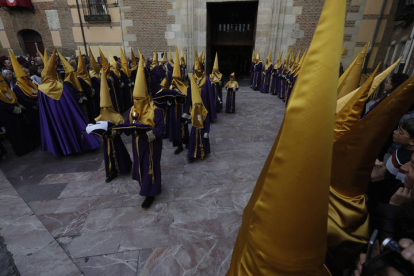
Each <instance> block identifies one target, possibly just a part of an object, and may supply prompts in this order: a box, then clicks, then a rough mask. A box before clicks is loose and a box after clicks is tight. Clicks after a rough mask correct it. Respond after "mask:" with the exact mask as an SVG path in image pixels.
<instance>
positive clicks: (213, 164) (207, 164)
mask: <svg viewBox="0 0 414 276" xmlns="http://www.w3.org/2000/svg"><path fill="white" fill-rule="evenodd" d="M201 161H203V162H201ZM184 168H185V172H211V171H221V170H228V169H229V165H228V164H227V162H224V161H216V160H213V159H210V160H197V161H195V162H194V163H191V164H188V165H185V166H184Z"/></svg>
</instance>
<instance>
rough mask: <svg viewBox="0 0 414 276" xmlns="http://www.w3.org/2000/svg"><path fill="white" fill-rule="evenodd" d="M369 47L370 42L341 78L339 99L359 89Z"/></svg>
mask: <svg viewBox="0 0 414 276" xmlns="http://www.w3.org/2000/svg"><path fill="white" fill-rule="evenodd" d="M369 45H370V43H369V42H368V43H367V44H366V45H365V47H364V48H362V50H361V52H360V53H359V55H358V56H357V57H356V58H355V60H354V61H353V62H352V63H351V65H350V66H349V67H348V68H347V69H346V70H345V72H344V73H343V74H342V76H341V77H340V78H339V84H338V99H340V98H342V97H343V96H345V95H346V94H348V93H350V92H352V91H354V90H355V89H357V88H358V86H359V81H360V79H361V72H362V67H363V64H364V60H365V56H366V54H367V52H368V48H369Z"/></svg>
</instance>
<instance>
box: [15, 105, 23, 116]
mask: <svg viewBox="0 0 414 276" xmlns="http://www.w3.org/2000/svg"><path fill="white" fill-rule="evenodd" d="M13 113H14V114H20V113H22V109H21V108H20V107H18V106H15V107H14V108H13Z"/></svg>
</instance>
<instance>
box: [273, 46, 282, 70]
mask: <svg viewBox="0 0 414 276" xmlns="http://www.w3.org/2000/svg"><path fill="white" fill-rule="evenodd" d="M282 57H283V50H282V51H281V52H280V54H279V57H278V58H277V61H276V68H275V69H279V68H280V66H282Z"/></svg>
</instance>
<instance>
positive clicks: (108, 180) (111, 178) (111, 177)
mask: <svg viewBox="0 0 414 276" xmlns="http://www.w3.org/2000/svg"><path fill="white" fill-rule="evenodd" d="M115 177H117V175H116V174H110V175H109V176H107V177H106V179H105V182H106V183H109V182H111V181H112V180H114V178H115Z"/></svg>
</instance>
